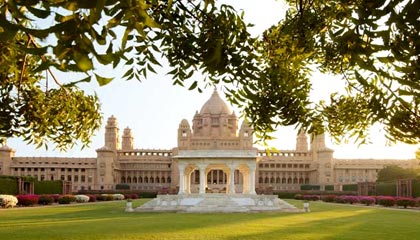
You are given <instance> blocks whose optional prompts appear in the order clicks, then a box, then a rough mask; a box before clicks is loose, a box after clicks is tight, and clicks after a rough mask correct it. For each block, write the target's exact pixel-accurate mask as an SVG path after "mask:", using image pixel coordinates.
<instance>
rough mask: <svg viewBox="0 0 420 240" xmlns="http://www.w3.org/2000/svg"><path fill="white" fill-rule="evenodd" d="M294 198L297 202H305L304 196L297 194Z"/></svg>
mask: <svg viewBox="0 0 420 240" xmlns="http://www.w3.org/2000/svg"><path fill="white" fill-rule="evenodd" d="M294 198H295V199H296V200H303V195H302V194H296V195H295V197H294Z"/></svg>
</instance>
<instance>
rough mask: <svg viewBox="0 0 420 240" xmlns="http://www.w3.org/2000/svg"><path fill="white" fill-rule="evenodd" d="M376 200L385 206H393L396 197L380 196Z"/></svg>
mask: <svg viewBox="0 0 420 240" xmlns="http://www.w3.org/2000/svg"><path fill="white" fill-rule="evenodd" d="M376 202H377V203H378V204H379V205H382V206H384V207H392V206H394V205H395V198H394V197H391V196H378V197H376Z"/></svg>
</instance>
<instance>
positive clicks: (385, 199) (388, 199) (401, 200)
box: [295, 194, 420, 208]
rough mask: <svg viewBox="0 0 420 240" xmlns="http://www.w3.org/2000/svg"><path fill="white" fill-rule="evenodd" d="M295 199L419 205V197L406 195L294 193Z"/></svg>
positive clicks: (402, 205)
mask: <svg viewBox="0 0 420 240" xmlns="http://www.w3.org/2000/svg"><path fill="white" fill-rule="evenodd" d="M295 199H297V200H305V201H318V200H322V201H324V202H335V203H347V204H355V203H360V204H365V205H367V206H369V205H374V204H377V205H382V206H384V207H393V206H399V207H404V208H407V207H416V206H418V207H420V198H408V197H392V196H376V197H373V196H348V195H342V196H337V195H302V194H296V196H295Z"/></svg>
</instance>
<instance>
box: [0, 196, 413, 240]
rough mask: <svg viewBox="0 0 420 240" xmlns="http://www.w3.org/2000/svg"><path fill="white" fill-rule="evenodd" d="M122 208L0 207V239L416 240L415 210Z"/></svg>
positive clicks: (319, 205)
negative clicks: (191, 210)
mask: <svg viewBox="0 0 420 240" xmlns="http://www.w3.org/2000/svg"><path fill="white" fill-rule="evenodd" d="M145 201H146V200H137V201H135V202H134V206H138V205H140V204H142V203H144V202H145ZM290 202H291V203H293V204H295V205H296V206H299V207H301V205H302V203H301V202H300V201H293V200H290ZM124 207H125V202H124V201H119V202H102V203H93V204H85V205H78V204H72V205H67V206H62V205H61V206H51V207H33V208H15V209H0V239H5V240H9V239H10V240H19V239H24V240H30V239H43V240H45V239H56V240H59V239H83V240H86V239H100V240H105V239H112V240H119V239H258V240H260V239H261V240H263V239H305V240H306V239H340V240H341V239H366V240H368V239H369V240H371V239H381V240H382V239H399V240H400V239H419V238H420V212H413V211H398V210H388V209H377V208H366V207H354V206H348V205H332V204H327V203H322V202H319V203H318V202H316V203H311V210H312V212H310V213H249V214H248V213H246V214H245V213H237V214H188V213H125V212H124Z"/></svg>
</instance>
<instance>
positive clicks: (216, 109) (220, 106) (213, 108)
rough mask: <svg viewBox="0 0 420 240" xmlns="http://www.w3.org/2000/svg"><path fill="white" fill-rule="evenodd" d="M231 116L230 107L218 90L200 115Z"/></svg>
mask: <svg viewBox="0 0 420 240" xmlns="http://www.w3.org/2000/svg"><path fill="white" fill-rule="evenodd" d="M206 113H209V114H222V113H226V114H230V113H231V111H230V109H229V106H228V105H227V104H226V103H225V102H224V101H223V100H222V99H221V98H220V96H219V94H218V93H217V90H216V89H214V92H213V94H212V95H211V97H210V99H209V100H207V102H206V103H205V104H204V105H203V107H202V108H201V111H200V114H206Z"/></svg>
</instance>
